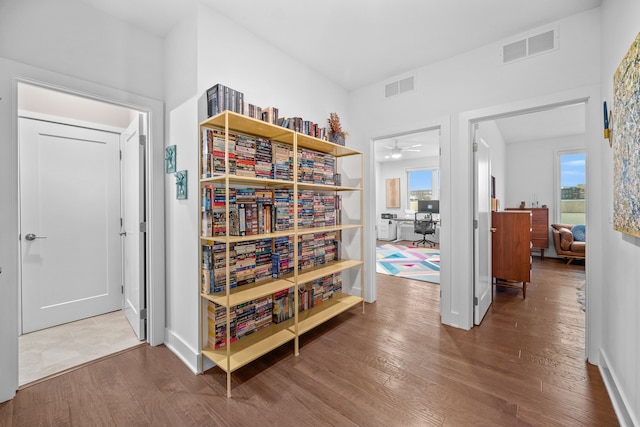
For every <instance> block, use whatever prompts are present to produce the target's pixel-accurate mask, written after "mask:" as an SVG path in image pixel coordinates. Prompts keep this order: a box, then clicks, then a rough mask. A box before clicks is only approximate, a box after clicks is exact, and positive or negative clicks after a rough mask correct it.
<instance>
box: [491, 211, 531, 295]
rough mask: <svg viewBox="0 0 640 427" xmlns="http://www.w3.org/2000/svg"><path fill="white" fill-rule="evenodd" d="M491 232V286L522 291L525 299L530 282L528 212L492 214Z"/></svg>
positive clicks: (529, 216)
mask: <svg viewBox="0 0 640 427" xmlns="http://www.w3.org/2000/svg"><path fill="white" fill-rule="evenodd" d="M491 231H492V235H491V248H492V249H491V275H492V276H493V277H494V278H495V281H494V285H496V286H506V287H512V288H518V289H522V297H523V298H525V297H526V295H527V282H529V281H530V280H531V212H530V211H529V210H522V211H504V212H491ZM519 283H522V285H520V284H519Z"/></svg>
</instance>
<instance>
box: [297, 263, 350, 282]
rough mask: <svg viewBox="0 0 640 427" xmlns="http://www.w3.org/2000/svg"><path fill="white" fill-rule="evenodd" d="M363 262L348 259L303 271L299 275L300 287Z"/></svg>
mask: <svg viewBox="0 0 640 427" xmlns="http://www.w3.org/2000/svg"><path fill="white" fill-rule="evenodd" d="M362 264H363V262H362V261H360V260H357V259H347V260H342V261H331V262H328V263H326V264H325V265H323V266H322V267H315V268H310V269H309V270H303V271H301V272H299V273H298V285H303V284H305V283H308V282H311V281H312V280H316V279H320V278H322V277H325V276H328V275H329V274H333V273H338V272H341V271H344V270H347V269H349V268H353V267H357V266H359V265H362Z"/></svg>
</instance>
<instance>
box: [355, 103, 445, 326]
mask: <svg viewBox="0 0 640 427" xmlns="http://www.w3.org/2000/svg"><path fill="white" fill-rule="evenodd" d="M450 122H451V118H450V116H441V117H438V118H435V119H426V120H424V121H420V122H418V123H414V124H413V125H412V124H408V125H404V126H402V127H396V128H386V129H378V130H374V131H373V132H371V133H370V134H369V136H368V139H369V144H370V147H371V149H370V150H364V152H365V159H364V161H365V172H364V173H365V177H364V178H365V186H369V187H368V188H375V184H376V176H375V174H376V173H375V170H376V165H375V154H374V153H375V143H376V141H377V140H380V139H387V138H391V137H394V136H402V135H407V134H411V133H416V132H423V131H428V130H435V129H439V130H440V161H439V164H440V216H441V218H442V217H444V215H450V212H451V209H450V203H451V199H450V196H449V194H450V193H448V192H447V191H449V188H450V186H449V182H448V181H447V180H445V179H444V178H443V170H445V169H446V170H447V173H448V171H449V168H450V159H451V123H450ZM445 194H446V195H445ZM364 204H365V210H364V233H365V245H364V263H365V268H364V274H365V277H364V282H365V300H366V301H367V302H374V301H375V300H376V299H377V283H376V269H375V262H376V253H375V250H376V223H377V218H376V217H375V212H376V194H375V191H367V192H366V193H365V195H364ZM450 233H451V226H450V223H449V221H445V222H444V223H441V228H440V259H441V269H440V287H441V290H442V291H441V295H442V297H441V299H440V316H441V318H442V319H445V317H446V318H448V317H449V316H445V314H444V313H445V312H448V311H449V307H450V304H449V302H448V301H450V297H451V293H450V292H449V290H450V288H451V286H450V283H451V282H450V280H451V265H450V262H451V261H450V260H451V256H452V255H451V245H450V243H449V241H448V239H449V236H450ZM443 260H444V262H443ZM445 283H448V284H449V286H448V287H446V286H444V284H445ZM445 288H446V290H445ZM443 323H446V322H445V321H444V320H443ZM447 324H449V325H452V323H447ZM453 326H455V325H453Z"/></svg>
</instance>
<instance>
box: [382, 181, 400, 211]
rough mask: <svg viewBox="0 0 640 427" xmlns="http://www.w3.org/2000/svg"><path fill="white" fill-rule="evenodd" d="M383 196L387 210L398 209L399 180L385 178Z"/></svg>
mask: <svg viewBox="0 0 640 427" xmlns="http://www.w3.org/2000/svg"><path fill="white" fill-rule="evenodd" d="M385 194H386V198H387V207H388V208H399V207H400V178H387V179H386V180H385Z"/></svg>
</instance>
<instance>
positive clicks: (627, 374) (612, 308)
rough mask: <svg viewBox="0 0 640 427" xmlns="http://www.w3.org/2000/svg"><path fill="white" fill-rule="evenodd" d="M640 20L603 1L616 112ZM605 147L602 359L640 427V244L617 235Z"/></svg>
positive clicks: (604, 66)
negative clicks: (618, 85)
mask: <svg viewBox="0 0 640 427" xmlns="http://www.w3.org/2000/svg"><path fill="white" fill-rule="evenodd" d="M638 16H640V2H638V1H636V0H604V1H603V4H602V28H603V33H602V53H601V54H602V61H601V71H602V97H603V98H605V99H606V100H607V101H608V103H609V106H610V107H611V106H612V105H611V104H612V101H613V74H614V72H615V70H616V68H617V67H618V65H619V64H620V61H621V60H622V58H623V57H624V55H625V54H626V52H627V50H628V49H629V47H630V46H631V43H632V42H633V40H635V38H636V36H637V34H638V31H640V26H639V25H638ZM614 132H615V129H614ZM602 144H603V146H604V148H603V155H602V156H601V158H600V159H598V160H597V161H596V162H595V163H596V164H595V167H597V168H600V169H602V171H603V177H604V178H605V179H604V180H603V183H602V191H601V193H600V194H598V197H599V198H600V203H601V204H602V205H603V206H604V211H605V212H603V220H606V221H603V223H604V229H603V235H604V242H603V243H604V246H605V248H606V250H605V251H603V257H604V259H603V264H604V265H606V266H607V273H606V286H605V287H604V288H603V292H602V295H601V304H602V312H603V319H604V322H603V325H602V355H603V359H604V361H605V362H606V363H605V364H606V367H607V368H608V371H609V372H610V374H611V376H612V377H613V379H614V380H615V384H616V385H617V387H618V391H619V392H620V395H621V401H622V402H621V403H623V404H624V405H625V406H626V408H627V410H628V411H629V417H628V419H627V422H629V425H631V423H632V424H633V425H640V364H639V363H638V360H640V338H639V337H640V310H639V309H638V305H639V304H640V286H638V284H639V283H640V263H638V260H640V239H638V238H634V237H630V236H627V235H624V234H622V233H619V232H617V231H614V230H613V225H612V210H613V150H612V149H610V148H609V147H608V145H605V144H606V143H605V141H604V140H602ZM605 374H606V372H605ZM615 404H616V402H614V405H615Z"/></svg>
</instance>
